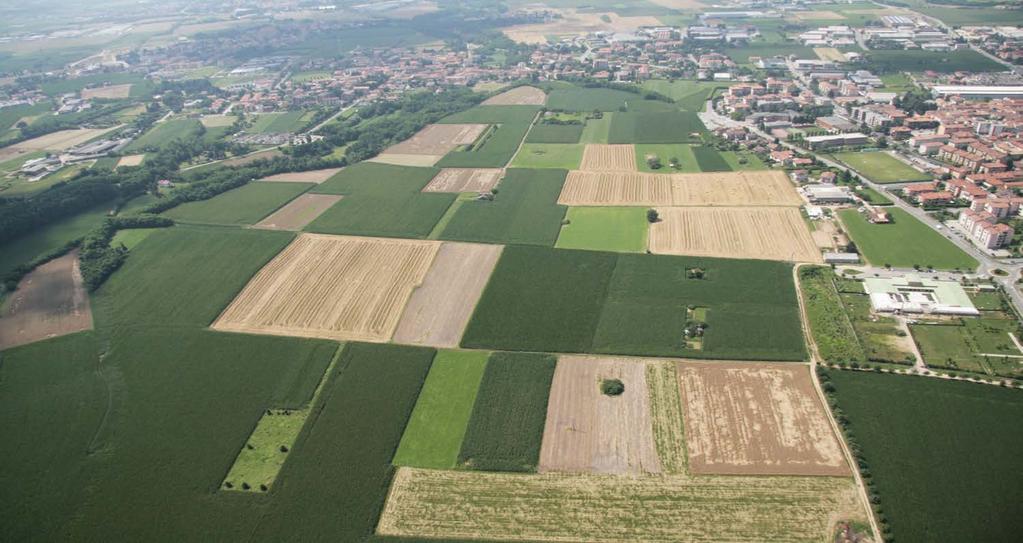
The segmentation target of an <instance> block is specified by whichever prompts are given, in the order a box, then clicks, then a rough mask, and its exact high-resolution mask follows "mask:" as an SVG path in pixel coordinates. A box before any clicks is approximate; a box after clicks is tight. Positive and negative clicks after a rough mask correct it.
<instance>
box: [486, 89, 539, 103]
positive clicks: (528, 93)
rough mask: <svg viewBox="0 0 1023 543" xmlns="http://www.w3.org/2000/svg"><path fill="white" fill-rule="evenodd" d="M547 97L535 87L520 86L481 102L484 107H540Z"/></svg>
mask: <svg viewBox="0 0 1023 543" xmlns="http://www.w3.org/2000/svg"><path fill="white" fill-rule="evenodd" d="M546 101H547V95H546V94H544V92H543V91H542V90H540V89H538V88H536V87H529V86H522V87H515V88H514V89H511V90H507V91H504V92H502V93H501V94H498V95H496V96H491V97H490V98H487V99H486V100H484V101H483V105H485V106H542V105H543V104H544V102H546Z"/></svg>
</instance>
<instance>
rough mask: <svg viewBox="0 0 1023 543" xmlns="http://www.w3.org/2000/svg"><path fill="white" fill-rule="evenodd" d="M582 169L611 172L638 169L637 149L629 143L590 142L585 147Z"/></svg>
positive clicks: (580, 166)
mask: <svg viewBox="0 0 1023 543" xmlns="http://www.w3.org/2000/svg"><path fill="white" fill-rule="evenodd" d="M579 169H580V170H587V171H597V172H611V171H623V172H634V171H636V149H635V147H633V145H632V144H631V143H629V144H611V145H608V144H603V143H590V144H587V145H586V148H585V149H583V160H582V163H581V164H580V165H579Z"/></svg>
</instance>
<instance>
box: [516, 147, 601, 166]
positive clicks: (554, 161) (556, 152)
mask: <svg viewBox="0 0 1023 543" xmlns="http://www.w3.org/2000/svg"><path fill="white" fill-rule="evenodd" d="M582 159H583V146H582V145H578V144H563V143H524V144H523V145H522V148H521V149H520V150H519V152H518V153H517V154H516V155H515V158H514V159H513V160H512V162H511V164H510V165H509V166H510V167H512V168H540V169H542V168H553V169H560V170H574V169H576V168H578V167H579V163H580V161H582Z"/></svg>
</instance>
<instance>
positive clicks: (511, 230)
mask: <svg viewBox="0 0 1023 543" xmlns="http://www.w3.org/2000/svg"><path fill="white" fill-rule="evenodd" d="M565 173H566V172H565V171H564V170H553V169H551V170H526V169H517V168H516V169H509V170H507V173H506V174H505V177H504V179H503V180H502V181H501V183H500V185H498V187H497V188H498V193H497V194H496V195H495V196H494V199H493V200H492V201H485V200H477V201H466V202H462V203H461V205H460V206H459V207H458V209H457V210H455V214H454V216H452V217H451V218H450V221H449V222H448V224H447V225H446V226H445V227H444V229H443V231H441V233H440V236H439V237H440V239H445V240H454V241H475V242H483V243H515V244H525V245H546V246H548V247H550V246H553V245H554V243H555V241H557V239H558V232H559V231H560V229H561V221H562V219H563V218H564V216H565V211H566V209H567V208H566V207H564V206H561V205H558V204H557V203H556V201H557V199H558V193H559V192H561V187H562V184H563V183H564V180H565Z"/></svg>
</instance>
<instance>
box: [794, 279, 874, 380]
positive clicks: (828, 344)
mask: <svg viewBox="0 0 1023 543" xmlns="http://www.w3.org/2000/svg"><path fill="white" fill-rule="evenodd" d="M834 279H835V274H834V272H832V271H831V270H830V269H828V268H825V267H823V266H805V267H802V268H800V269H799V286H800V290H801V291H802V293H803V300H804V301H805V303H806V314H807V317H808V320H809V326H810V331H811V332H812V333H813V338H814V341H815V342H816V344H817V349H818V351H819V352H820V356H821V358H823V359H824V360H825V361H827V362H831V363H836V362H859V363H864V362H866V361H867V357H866V355H865V354H864V353H863V347H862V346H861V345H860V341H859V339H858V338H857V337H856V330H855V329H854V328H853V325H852V322H851V321H850V320H849V316H848V315H846V312H845V310H844V308H843V307H842V300H841V299H840V298H839V296H838V291H837V290H836V289H835V283H834Z"/></svg>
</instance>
